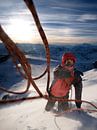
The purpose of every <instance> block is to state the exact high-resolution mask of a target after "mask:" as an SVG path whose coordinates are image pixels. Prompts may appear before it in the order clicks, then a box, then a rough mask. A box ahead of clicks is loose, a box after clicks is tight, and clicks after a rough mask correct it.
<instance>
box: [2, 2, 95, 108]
mask: <svg viewBox="0 0 97 130" xmlns="http://www.w3.org/2000/svg"><path fill="white" fill-rule="evenodd" d="M24 1H25V3H26V5H27V7H28V8H29V10H30V11H31V13H32V16H33V18H34V20H35V23H36V26H37V28H38V31H39V33H40V36H41V38H42V40H43V43H44V45H45V50H46V58H47V68H46V69H45V71H44V72H43V73H42V74H41V75H40V76H38V77H36V78H32V77H31V67H30V64H29V63H28V61H27V59H26V57H25V55H24V54H23V52H22V51H21V50H20V49H19V48H18V47H17V46H16V45H15V43H14V42H13V41H12V40H11V39H10V38H9V36H8V35H7V34H6V33H5V32H4V30H3V29H2V27H1V26H0V40H1V41H3V43H4V45H5V47H6V48H7V50H8V51H9V53H10V54H11V56H12V59H13V62H14V63H15V65H16V68H17V69H18V71H19V72H20V73H21V74H22V76H23V77H24V78H25V79H27V80H28V84H27V88H26V90H25V91H24V92H13V91H9V90H6V89H4V88H2V87H0V90H2V91H5V92H9V93H13V94H23V93H26V92H27V91H28V90H29V87H30V83H31V84H32V85H33V87H34V88H35V90H36V91H37V93H38V94H39V96H34V97H26V98H21V99H14V100H6V101H3V100H0V104H2V103H12V102H18V101H23V100H32V99H38V98H44V99H47V100H52V101H64V102H67V101H68V102H74V101H75V102H84V103H88V104H90V105H91V106H93V107H94V108H96V109H97V106H96V105H94V104H93V103H91V102H88V101H84V100H75V99H55V98H54V99H50V98H49V97H48V96H47V95H43V94H42V93H41V91H40V90H39V89H38V86H37V85H36V84H35V82H34V80H36V79H39V78H41V77H42V76H44V75H45V74H46V73H48V78H47V90H48V88H49V83H50V50H49V46H48V41H47V38H46V35H45V33H44V31H43V29H42V26H41V24H40V21H39V18H38V15H37V12H36V9H35V6H34V3H33V1H32V0H24ZM18 62H19V63H20V64H21V67H22V68H23V70H24V73H23V72H22V71H21V70H20V68H19V67H18Z"/></svg>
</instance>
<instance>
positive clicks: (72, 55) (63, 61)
mask: <svg viewBox="0 0 97 130" xmlns="http://www.w3.org/2000/svg"><path fill="white" fill-rule="evenodd" d="M67 59H71V60H73V61H74V63H75V62H76V57H75V55H74V54H73V53H71V52H69V53H65V54H63V56H62V66H64V64H65V61H66V60H67Z"/></svg>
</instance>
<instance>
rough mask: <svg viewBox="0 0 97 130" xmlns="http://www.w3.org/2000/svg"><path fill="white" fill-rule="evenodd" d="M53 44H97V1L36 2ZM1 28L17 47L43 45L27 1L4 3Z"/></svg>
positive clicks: (1, 0) (5, 0) (0, 10)
mask: <svg viewBox="0 0 97 130" xmlns="http://www.w3.org/2000/svg"><path fill="white" fill-rule="evenodd" d="M33 1H34V4H35V6H36V10H37V13H38V16H39V19H40V22H41V24H42V27H43V29H44V31H45V34H46V36H47V39H48V42H49V44H51V43H56V44H57V43H62V44H66V43H71V44H72V43H97V0H33ZM0 24H1V26H2V27H3V28H4V30H5V31H6V32H7V34H8V35H9V36H10V37H11V38H12V40H13V41H15V42H17V43H41V42H42V40H41V38H40V35H39V33H38V31H37V28H36V25H35V23H34V20H33V17H32V15H31V13H30V11H29V10H28V8H27V7H26V5H25V3H24V1H23V0H0Z"/></svg>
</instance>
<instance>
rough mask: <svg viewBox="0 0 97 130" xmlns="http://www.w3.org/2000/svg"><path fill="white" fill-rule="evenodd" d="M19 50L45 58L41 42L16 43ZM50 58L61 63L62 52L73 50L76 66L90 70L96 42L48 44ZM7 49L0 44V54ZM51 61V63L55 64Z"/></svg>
mask: <svg viewBox="0 0 97 130" xmlns="http://www.w3.org/2000/svg"><path fill="white" fill-rule="evenodd" d="M17 46H18V47H19V48H21V50H22V51H23V52H24V53H25V54H27V55H30V56H34V57H42V58H45V49H44V46H43V45H42V44H17ZM49 47H50V54H51V59H52V60H56V61H57V63H56V64H60V63H61V57H62V54H63V53H65V52H73V53H74V54H75V55H76V57H77V59H78V60H77V63H76V66H77V67H78V68H79V69H80V70H82V71H86V70H90V69H92V68H93V64H92V63H93V62H95V61H97V44H86V43H84V44H75V45H74V44H73V45H68V44H67V45H61V44H57V45H55V44H54V45H49ZM6 54H7V50H6V48H5V47H4V45H3V44H0V55H6ZM56 64H54V63H51V65H56Z"/></svg>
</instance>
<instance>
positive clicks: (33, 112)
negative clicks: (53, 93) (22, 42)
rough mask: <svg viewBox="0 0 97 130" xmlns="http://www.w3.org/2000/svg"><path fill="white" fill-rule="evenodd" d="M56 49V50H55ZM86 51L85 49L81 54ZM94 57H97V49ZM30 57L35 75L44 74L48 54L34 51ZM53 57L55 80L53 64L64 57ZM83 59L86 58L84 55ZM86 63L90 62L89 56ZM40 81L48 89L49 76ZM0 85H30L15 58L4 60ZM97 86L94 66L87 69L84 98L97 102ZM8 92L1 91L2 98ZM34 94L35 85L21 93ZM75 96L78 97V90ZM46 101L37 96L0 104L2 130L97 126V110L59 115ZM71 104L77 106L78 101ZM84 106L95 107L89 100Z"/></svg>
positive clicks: (16, 87) (92, 129) (20, 88)
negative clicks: (52, 110) (14, 60)
mask: <svg viewBox="0 0 97 130" xmlns="http://www.w3.org/2000/svg"><path fill="white" fill-rule="evenodd" d="M60 49H61V48H60ZM77 50H78V49H77ZM52 51H53V52H54V53H55V51H54V50H52ZM76 53H77V52H76ZM82 54H83V53H81V55H82ZM56 57H57V56H56ZM93 57H94V59H96V53H95V56H93ZM28 59H29V62H30V63H31V65H32V74H33V76H37V75H40V74H41V72H42V71H43V69H44V68H45V58H44V57H38V56H37V55H35V56H34V57H32V56H31V55H30V56H28ZM52 59H53V60H51V62H52V66H51V81H52V78H53V74H52V70H53V67H54V66H55V65H56V64H58V62H59V61H60V60H59V59H54V58H52ZM86 59H88V58H86ZM80 61H81V62H83V60H82V58H81V60H80ZM89 62H90V59H88V60H87V63H89ZM84 63H86V61H85V60H84ZM90 68H91V67H90ZM36 83H37V85H38V86H39V88H40V90H41V91H42V92H43V93H45V90H46V87H45V86H46V76H45V77H43V78H42V79H40V80H38V81H36ZM0 85H2V86H6V88H8V89H11V90H14V91H23V90H24V89H25V87H26V81H25V80H23V79H22V78H21V76H20V75H19V74H18V73H17V71H16V68H15V66H14V65H13V64H12V61H11V59H9V60H8V61H6V62H4V63H1V64H0ZM72 90H73V89H72ZM96 90H97V70H96V69H91V70H89V71H86V72H84V76H83V95H82V99H83V100H87V101H90V102H92V103H94V104H95V105H96V106H97V94H96ZM4 94H5V93H0V98H2V96H3V95H4ZM33 95H36V91H35V90H34V89H33V87H32V86H31V88H30V91H29V92H28V93H27V94H24V95H21V96H19V97H28V96H33ZM11 98H12V99H13V98H17V96H16V95H11ZM72 98H74V91H73V93H72ZM46 102H47V101H46V100H45V99H36V100H29V101H23V102H18V103H12V104H5V105H4V104H3V105H1V104H0V130H65V129H66V130H97V113H87V112H78V111H75V112H70V113H64V114H62V115H60V116H56V114H55V113H53V112H46V111H45V109H44V108H45V105H46ZM56 105H57V104H56ZM71 105H72V107H75V103H72V104H71ZM55 107H56V106H55ZM82 107H85V108H89V109H93V107H91V106H90V105H89V104H85V103H83V104H82Z"/></svg>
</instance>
